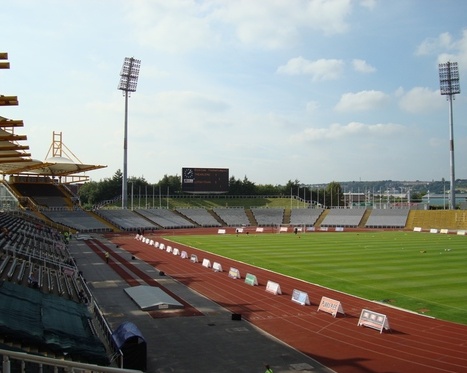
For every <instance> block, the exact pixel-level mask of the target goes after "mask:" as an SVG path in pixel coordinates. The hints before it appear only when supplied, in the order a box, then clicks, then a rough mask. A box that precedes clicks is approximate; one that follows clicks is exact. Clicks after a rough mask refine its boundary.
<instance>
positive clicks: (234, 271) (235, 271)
mask: <svg viewBox="0 0 467 373" xmlns="http://www.w3.org/2000/svg"><path fill="white" fill-rule="evenodd" d="M229 277H230V278H233V279H237V278H242V276H240V271H239V270H238V269H237V268H234V267H230V269H229Z"/></svg>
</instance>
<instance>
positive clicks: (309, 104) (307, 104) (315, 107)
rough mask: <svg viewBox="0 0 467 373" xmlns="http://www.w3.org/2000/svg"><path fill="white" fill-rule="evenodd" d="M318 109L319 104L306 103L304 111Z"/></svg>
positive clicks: (315, 102)
mask: <svg viewBox="0 0 467 373" xmlns="http://www.w3.org/2000/svg"><path fill="white" fill-rule="evenodd" d="M318 108H319V103H318V102H317V101H309V102H307V103H306V111H307V112H313V111H316V110H317V109H318Z"/></svg>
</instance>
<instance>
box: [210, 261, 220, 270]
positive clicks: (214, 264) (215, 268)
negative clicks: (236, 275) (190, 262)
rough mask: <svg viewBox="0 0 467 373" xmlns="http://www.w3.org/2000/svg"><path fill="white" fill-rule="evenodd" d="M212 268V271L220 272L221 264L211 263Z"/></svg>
mask: <svg viewBox="0 0 467 373" xmlns="http://www.w3.org/2000/svg"><path fill="white" fill-rule="evenodd" d="M212 269H213V270H214V272H222V266H221V264H220V263H218V262H214V263H212Z"/></svg>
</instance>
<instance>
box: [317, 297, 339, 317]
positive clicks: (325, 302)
mask: <svg viewBox="0 0 467 373" xmlns="http://www.w3.org/2000/svg"><path fill="white" fill-rule="evenodd" d="M318 311H324V312H327V313H330V314H331V315H332V316H333V317H336V316H337V313H342V314H344V309H343V308H342V304H341V302H339V301H338V300H335V299H331V298H327V297H321V302H320V303H319V307H318Z"/></svg>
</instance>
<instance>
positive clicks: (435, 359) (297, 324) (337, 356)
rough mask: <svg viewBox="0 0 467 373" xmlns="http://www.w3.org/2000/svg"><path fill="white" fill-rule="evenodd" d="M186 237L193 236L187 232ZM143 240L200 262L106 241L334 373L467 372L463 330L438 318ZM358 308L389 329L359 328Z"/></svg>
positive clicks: (129, 239) (122, 238)
mask: <svg viewBox="0 0 467 373" xmlns="http://www.w3.org/2000/svg"><path fill="white" fill-rule="evenodd" d="M216 232H217V230H216ZM190 233H191V234H193V230H191V231H190ZM203 233H204V234H206V231H203ZM145 237H146V238H149V239H153V240H154V241H158V242H160V243H164V244H165V245H166V246H167V245H170V246H172V247H173V248H178V249H179V250H180V251H183V250H185V251H186V252H187V253H188V255H189V256H191V254H195V255H197V257H198V259H199V261H200V262H199V263H192V262H191V261H190V260H189V259H182V258H181V257H180V256H177V255H173V254H172V253H168V252H167V251H166V250H160V249H157V248H155V247H154V246H151V245H149V244H146V243H144V242H142V241H140V240H136V239H135V238H134V236H133V235H131V236H128V235H109V236H108V237H107V238H108V239H109V240H111V241H112V242H113V243H114V244H116V245H118V246H120V247H121V248H122V249H124V250H126V251H128V252H129V253H131V254H132V255H134V256H136V257H137V258H138V259H140V260H144V261H145V262H147V263H151V264H152V265H153V266H154V267H156V268H157V269H158V270H159V271H164V272H165V273H166V274H167V275H168V276H170V277H172V278H174V279H176V280H177V281H179V282H181V283H183V284H184V285H186V286H189V287H190V288H192V289H193V290H195V291H197V292H199V293H200V294H202V295H204V296H206V297H208V298H209V299H211V300H213V301H214V302H216V303H218V304H219V305H221V306H223V307H225V308H226V309H228V310H230V311H231V312H232V313H239V314H241V315H242V318H243V319H245V320H248V321H249V322H251V323H252V324H254V325H256V326H257V327H259V328H261V329H263V330H264V331H266V332H267V333H269V334H271V335H273V336H275V337H276V338H278V339H280V340H282V341H284V342H285V343H287V344H289V345H290V346H292V347H294V348H295V349H297V350H299V351H301V352H303V353H305V354H307V355H309V356H311V357H312V358H314V359H316V360H318V361H319V362H320V363H322V364H324V365H326V366H328V367H329V368H331V369H333V370H335V371H336V372H339V373H365V372H375V373H392V372H394V373H395V372H397V373H417V372H423V373H435V372H436V373H440V372H459V373H461V372H467V325H462V324H455V323H451V322H446V321H442V320H436V319H433V318H428V317H425V316H422V315H418V314H415V313H411V312H406V311H403V310H399V309H396V308H393V307H389V306H386V305H384V304H380V303H375V302H371V301H367V300H364V299H361V298H357V297H353V296H350V295H347V294H344V293H340V292H337V291H334V290H332V289H327V288H323V287H320V286H318V285H315V284H310V283H307V282H304V281H301V280H297V279H294V278H291V277H287V276H283V275H280V274H277V273H274V272H270V271H267V270H264V269H261V268H258V267H254V266H250V265H247V264H244V263H241V262H236V261H233V260H230V259H227V258H224V257H221V256H217V255H214V254H211V253H207V252H204V251H201V250H197V249H195V248H192V247H186V246H183V245H179V244H177V243H174V242H171V241H168V240H166V239H163V238H162V237H161V236H159V235H156V234H148V235H146V236H145ZM111 255H112V253H111ZM203 259H209V260H210V262H211V264H212V263H214V262H217V263H219V264H221V266H222V269H223V272H215V271H214V270H213V269H212V268H206V267H204V266H202V264H201V262H202V261H203ZM231 267H234V268H237V269H238V270H239V271H240V274H241V276H242V278H244V276H245V275H246V274H247V273H250V274H254V275H255V276H256V277H257V279H258V286H251V285H247V284H245V282H244V280H242V279H232V278H231V277H229V276H228V272H229V269H230V268H231ZM268 281H272V282H275V283H277V284H279V285H280V289H281V293H282V294H278V295H274V294H271V293H269V292H267V291H266V284H267V282H268ZM294 289H296V290H300V291H302V292H305V293H307V294H308V296H309V298H310V303H311V304H310V305H307V306H302V305H300V304H298V303H296V302H293V301H292V300H291V297H292V292H293V290H294ZM322 296H325V297H328V298H331V299H336V300H338V301H340V302H341V304H342V306H343V309H344V312H345V315H338V316H337V317H336V318H334V317H332V316H331V315H330V314H329V313H326V312H322V311H320V312H317V310H318V305H319V303H320V300H321V297H322ZM362 309H369V310H371V311H374V312H378V313H382V314H385V315H386V316H387V317H388V320H389V325H390V328H391V330H389V331H383V333H379V331H377V330H375V329H372V328H368V327H362V326H357V323H358V320H359V317H360V313H361V310H362Z"/></svg>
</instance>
